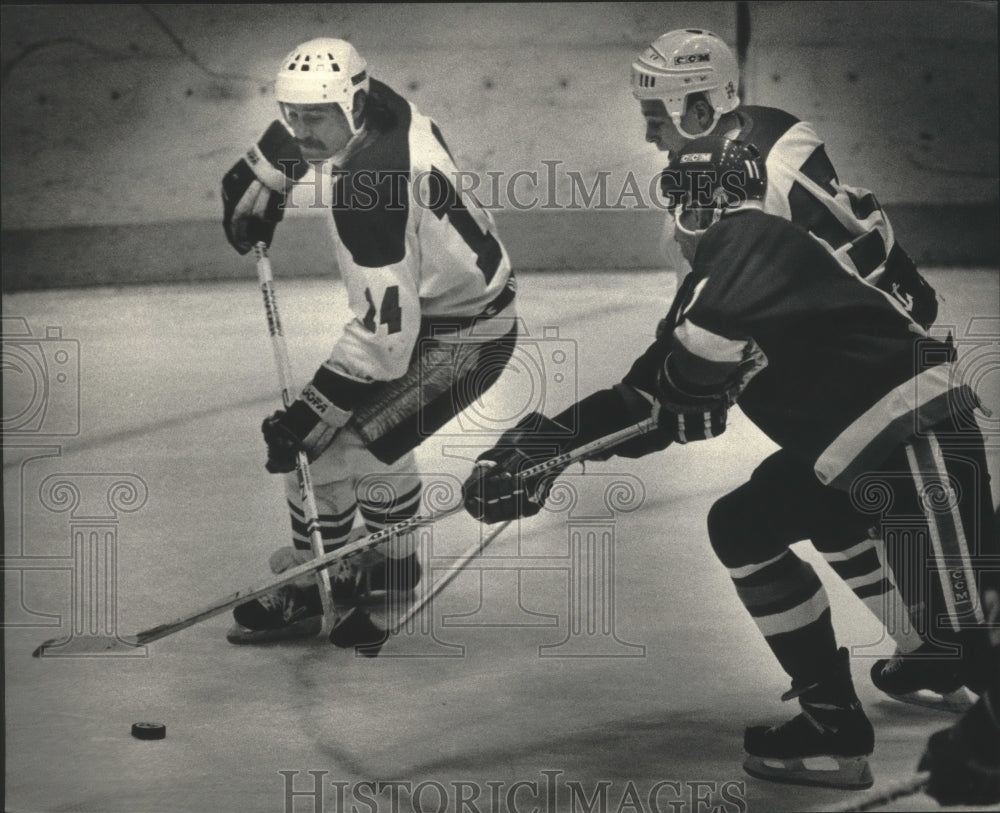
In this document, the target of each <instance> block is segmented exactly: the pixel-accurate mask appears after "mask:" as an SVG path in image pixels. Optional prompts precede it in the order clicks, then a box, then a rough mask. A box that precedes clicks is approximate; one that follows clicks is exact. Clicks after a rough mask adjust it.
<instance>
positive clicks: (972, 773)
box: [917, 697, 1000, 806]
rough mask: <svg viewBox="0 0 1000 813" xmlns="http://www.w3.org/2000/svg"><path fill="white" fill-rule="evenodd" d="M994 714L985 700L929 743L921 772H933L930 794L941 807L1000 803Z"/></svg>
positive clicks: (999, 745)
mask: <svg viewBox="0 0 1000 813" xmlns="http://www.w3.org/2000/svg"><path fill="white" fill-rule="evenodd" d="M990 712H991V710H990V706H989V703H988V700H987V697H982V698H980V699H979V701H978V702H977V703H976V704H975V705H974V706H973V707H972V708H971V709H969V710H968V711H967V712H966V713H965V714H964V715H963V716H962V718H961V719H960V720H959V721H958V722H957V723H955V725H954V726H952V727H951V728H945V729H942V730H941V731H936V732H934V733H933V734H931V736H930V739H928V740H927V749H926V750H925V751H924V754H923V756H922V757H921V759H920V764H919V765H918V766H917V770H918V771H929V772H930V779H929V780H928V783H927V795H928V796H930V797H931V798H933V799H935V800H936V801H937V802H938V803H939V804H942V805H947V806H950V805H991V804H997V803H998V802H1000V722H998V721H997V719H996V718H995V717H994V716H993V714H991V713H990ZM994 713H995V712H994Z"/></svg>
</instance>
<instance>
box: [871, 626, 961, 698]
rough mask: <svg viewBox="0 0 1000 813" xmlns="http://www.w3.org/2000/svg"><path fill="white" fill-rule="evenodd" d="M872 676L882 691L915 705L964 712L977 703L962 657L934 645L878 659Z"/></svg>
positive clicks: (876, 686) (925, 645) (876, 685)
mask: <svg viewBox="0 0 1000 813" xmlns="http://www.w3.org/2000/svg"><path fill="white" fill-rule="evenodd" d="M871 678H872V683H874V684H875V688H877V689H878V690H879V691H882V692H885V693H886V694H887V695H889V697H892V698H894V699H895V700H900V701H902V702H903V703H910V704H912V705H915V706H924V707H926V708H932V709H938V710H939V711H950V712H954V713H956V714H962V713H964V712H965V711H967V710H968V709H969V708H971V706H972V704H973V703H974V702H975V696H974V695H972V694H971V693H970V692H969V690H968V689H967V688H966V687H965V685H964V678H963V664H962V661H961V659H960V658H959V657H958V655H956V654H954V653H949V652H948V651H947V650H944V649H942V648H940V647H937V646H935V645H934V644H929V643H928V644H924V645H923V646H921V647H920V648H919V649H917V650H915V651H913V652H910V653H907V654H903V653H901V652H899V651H897V652H896V654H894V655H893V656H892V657H891V658H883V659H882V660H878V661H875V663H874V665H873V666H872V669H871Z"/></svg>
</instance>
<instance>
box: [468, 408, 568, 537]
mask: <svg viewBox="0 0 1000 813" xmlns="http://www.w3.org/2000/svg"><path fill="white" fill-rule="evenodd" d="M570 436H571V433H570V432H569V430H567V429H566V427H564V426H562V425H561V424H558V423H555V422H554V421H552V420H550V419H549V418H546V417H545V416H544V415H541V414H539V413H537V412H533V413H531V414H529V415H527V416H526V417H525V418H523V419H522V420H521V421H519V422H518V424H517V426H515V427H514V428H513V429H509V430H507V431H506V432H504V433H503V435H501V436H500V439H499V440H498V441H497V443H496V445H495V446H494V447H493V448H492V449H489V450H488V451H486V452H483V453H482V454H481V455H479V457H478V458H476V466H475V468H474V469H473V470H472V473H471V474H470V475H469V477H468V479H466V481H465V483H464V484H463V485H462V498H463V502H464V505H465V510H466V511H468V512H469V513H470V514H471V515H472V516H473V517H474V518H475V519H478V520H480V521H482V522H487V523H490V524H492V523H495V522H503V521H505V520H513V519H518V518H519V517H533V516H534V515H535V514H537V513H538V512H539V511H541V510H542V506H544V505H545V498H546V497H547V496H548V494H549V491H550V490H551V489H552V483H553V481H554V480H555V479H556V477H558V476H559V474H560V473H561V472H562V471H563V469H565V468H566V467H565V465H563V466H555V467H553V468H551V469H549V470H547V471H545V472H544V473H542V474H536V475H533V476H531V477H521V476H520V472H522V471H525V470H526V469H529V468H531V467H533V466H536V465H537V464H539V463H544V462H545V461H547V460H551V459H552V458H553V457H556V456H557V455H559V454H561V453H562V452H563V451H565V450H564V448H563V445H564V444H566V443H567V442H568V441H569V440H570V439H571V437H570Z"/></svg>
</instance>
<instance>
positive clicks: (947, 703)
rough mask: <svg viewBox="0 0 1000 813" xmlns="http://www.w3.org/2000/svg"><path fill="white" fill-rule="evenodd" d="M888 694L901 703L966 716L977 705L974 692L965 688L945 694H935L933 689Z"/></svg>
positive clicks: (961, 687)
mask: <svg viewBox="0 0 1000 813" xmlns="http://www.w3.org/2000/svg"><path fill="white" fill-rule="evenodd" d="M886 694H887V695H888V696H889V697H891V698H892V699H893V700H898V701H899V702H900V703H908V704H909V705H911V706H920V707H921V708H925V709H935V710H936V711H947V712H951V713H952V714H964V713H965V712H967V711H968V710H969V709H971V708H972V707H973V705H975V703H976V700H975V697H974V696H973V694H972V692H970V691H969V690H968V689H967V688H965V686H960V687H959V688H957V689H955V691H953V692H945V693H940V692H935V691H933V690H931V689H919V690H918V691H915V692H909V693H908V694H894V693H892V692H886Z"/></svg>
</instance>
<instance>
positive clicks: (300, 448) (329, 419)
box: [260, 387, 351, 474]
mask: <svg viewBox="0 0 1000 813" xmlns="http://www.w3.org/2000/svg"><path fill="white" fill-rule="evenodd" d="M309 390H310V387H307V388H306V392H308V391H309ZM326 406H327V408H326V411H325V412H324V414H323V417H322V418H321V417H319V415H317V413H316V412H315V411H314V410H313V409H312V408H310V407H309V406H308V405H307V404H306V403H305V401H303V400H302V399H301V398H299V399H298V400H296V401H294V402H293V403H292V405H291V406H290V407H289V408H288V409H287V410H284V409H279V410H278V411H277V412H275V413H274V414H273V415H271V416H270V417H267V418H265V419H264V422H263V423H262V424H261V426H260V431H261V432H262V433H263V435H264V442H265V443H266V444H267V462H266V463H265V464H264V468H266V469H267V470H268V471H269V472H271V474H285V473H287V472H290V471H295V466H296V462H297V457H298V453H299V452H305V453H306V458H307V459H308V460H309V462H310V463H311V462H312V461H314V460H315V459H316V458H317V457H319V456H320V455H321V454H323V452H324V451H326V449H327V447H328V446H329V445H330V444H331V443H333V439H334V437H336V435H337V432H339V431H340V427H342V426H343V425H344V424H345V423H347V419H348V418H349V417H350V416H351V413H350V412H345V411H344V410H342V409H339V408H338V407H336V406H334V405H333V404H329V403H328V404H327V405H326Z"/></svg>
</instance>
